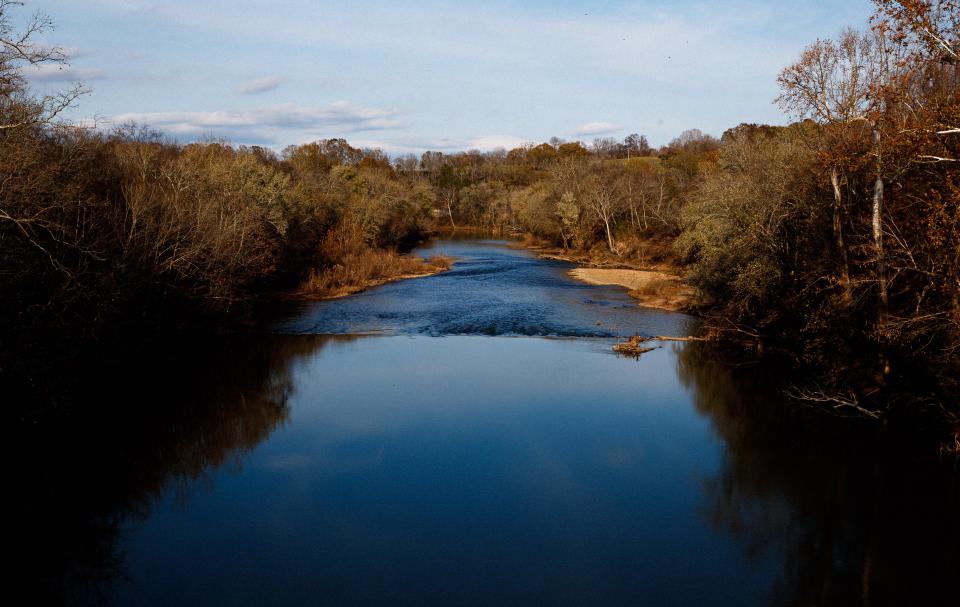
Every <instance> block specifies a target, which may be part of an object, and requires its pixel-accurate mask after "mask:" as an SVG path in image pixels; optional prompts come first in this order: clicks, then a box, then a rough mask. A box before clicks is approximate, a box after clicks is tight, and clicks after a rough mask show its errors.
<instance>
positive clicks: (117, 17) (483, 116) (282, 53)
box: [13, 0, 872, 155]
mask: <svg viewBox="0 0 960 607" xmlns="http://www.w3.org/2000/svg"><path fill="white" fill-rule="evenodd" d="M34 10H40V11H42V12H44V13H46V14H47V15H49V16H50V17H52V18H53V20H54V21H55V23H56V25H57V28H56V31H54V32H50V33H48V34H45V36H44V42H46V43H48V44H52V45H56V46H60V47H63V48H64V49H66V50H67V52H68V54H69V56H70V66H69V68H65V69H56V68H53V67H51V66H47V67H46V68H43V69H41V70H38V71H35V72H34V73H32V74H31V75H30V78H31V81H32V82H33V84H34V86H35V87H36V88H37V89H38V90H39V91H46V90H50V89H56V88H58V87H59V88H63V87H65V86H67V85H69V83H70V81H72V80H81V81H83V82H84V83H85V84H87V85H88V86H89V87H90V88H91V89H92V92H91V93H90V94H89V95H88V96H86V97H84V98H82V99H81V100H80V101H79V103H78V105H77V107H75V108H73V109H72V110H71V111H70V114H69V117H70V118H71V119H72V120H75V121H77V122H80V121H88V122H94V121H95V122H96V124H98V125H99V126H100V127H101V128H109V127H110V125H114V124H122V123H126V122H131V121H133V122H137V123H141V124H146V125H149V126H151V127H154V128H156V129H159V130H161V131H163V132H165V133H166V134H168V135H170V136H172V137H175V138H176V139H178V140H180V141H184V142H187V141H193V140H204V139H211V138H225V139H227V140H229V141H231V142H233V143H236V144H246V145H262V146H267V147H271V148H273V149H276V150H280V149H282V148H283V147H285V146H286V145H290V144H301V143H306V142H309V141H314V140H317V139H326V138H334V137H343V138H345V139H347V140H348V141H349V142H350V143H351V144H353V145H355V146H358V147H379V148H382V149H383V150H385V151H386V152H388V153H390V154H392V155H399V154H405V153H417V154H419V153H421V152H423V151H425V150H428V149H429V150H436V151H444V152H453V151H460V150H466V149H480V150H491V149H495V148H497V147H504V148H508V149H509V148H512V147H516V146H518V145H521V144H523V143H526V142H542V141H546V140H548V139H549V138H550V137H553V136H557V137H560V138H562V139H567V140H575V139H579V140H583V141H586V142H589V141H592V140H593V139H594V138H595V137H614V138H617V139H622V138H623V137H624V136H626V135H627V134H630V133H640V134H644V135H646V136H647V138H648V139H649V141H650V143H651V144H654V145H660V144H665V143H667V142H669V141H670V140H671V139H673V138H674V137H676V136H677V135H678V134H680V133H681V132H682V131H684V130H686V129H691V128H699V129H701V130H703V131H704V132H707V133H711V134H713V135H718V136H719V135H720V134H722V132H723V131H724V130H725V129H727V128H730V127H732V126H736V125H737V124H740V123H742V122H763V123H769V124H783V123H786V122H787V121H788V117H787V116H785V115H783V114H782V113H781V112H780V110H779V109H778V108H777V107H776V105H775V103H774V99H775V98H776V96H777V92H778V91H777V84H776V78H777V74H778V73H779V72H780V70H781V69H783V68H784V67H785V66H787V65H789V64H790V63H792V62H793V61H794V60H796V58H797V57H798V56H799V54H800V51H801V50H802V49H803V47H804V46H805V45H807V44H809V43H811V42H813V41H815V40H816V39H817V38H818V37H819V38H828V37H835V36H836V35H837V34H838V33H839V32H840V31H841V29H842V28H844V27H846V26H858V27H859V26H864V25H865V24H866V23H867V20H868V18H869V16H870V14H871V12H872V3H871V2H869V0H807V1H805V2H784V1H776V2H758V1H746V0H702V1H688V0H679V1H674V2H663V1H660V2H653V1H647V0H634V1H626V0H610V1H570V0H552V1H544V0H533V1H527V2H517V1H510V0H489V1H485V2H470V3H468V2H463V1H461V2H430V1H422V2H405V1H401V0H392V1H391V0H374V1H364V0H355V1H350V0H342V1H331V0H272V1H269V2H268V1H254V0H163V1H150V0H27V6H26V7H25V8H24V9H21V10H19V11H17V13H16V14H14V15H13V16H14V19H15V20H17V19H19V18H23V17H25V16H26V15H27V13H28V12H31V11H34Z"/></svg>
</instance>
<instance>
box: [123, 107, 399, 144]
mask: <svg viewBox="0 0 960 607" xmlns="http://www.w3.org/2000/svg"><path fill="white" fill-rule="evenodd" d="M398 114H399V112H397V111H396V110H391V109H382V108H368V107H358V106H355V105H353V104H352V103H350V102H348V101H338V102H336V103H331V104H329V105H326V106H322V107H315V106H301V105H297V104H294V103H285V104H280V105H271V106H265V107H259V108H252V109H245V110H224V111H200V112H141V113H136V112H131V113H125V114H118V115H116V116H113V117H112V119H111V122H112V123H114V124H123V123H128V122H135V123H139V124H145V125H149V126H151V127H154V128H157V129H160V130H162V131H164V132H166V133H169V134H171V135H173V136H176V137H186V138H190V137H199V136H206V135H213V136H216V137H225V138H227V139H230V140H232V141H236V142H238V143H282V142H283V139H284V138H287V139H286V141H290V140H291V139H303V138H308V139H309V138H316V137H323V136H331V137H333V136H340V135H345V134H348V133H357V132H362V131H377V130H384V129H394V128H398V127H400V126H401V123H400V122H399V121H398V120H397V116H398Z"/></svg>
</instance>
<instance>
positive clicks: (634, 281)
mask: <svg viewBox="0 0 960 607" xmlns="http://www.w3.org/2000/svg"><path fill="white" fill-rule="evenodd" d="M634 245H635V246H634V247H632V248H634V249H636V252H635V254H634V256H625V257H614V256H613V255H611V254H606V253H601V252H597V251H589V252H575V251H570V250H563V249H560V248H556V247H550V246H544V245H543V243H541V242H538V241H536V240H530V239H526V240H524V241H521V242H519V243H518V246H522V247H523V248H526V249H529V250H531V251H534V252H535V253H536V254H537V255H538V256H539V257H540V258H541V259H552V260H556V261H565V262H567V263H573V264H577V266H579V267H577V268H575V269H573V270H570V271H569V272H568V273H567V274H568V275H569V276H570V277H571V278H573V279H575V280H579V281H581V282H585V283H588V284H592V285H614V286H619V287H624V288H626V289H627V291H628V294H629V295H630V297H632V298H634V299H636V300H637V303H638V305H640V306H643V307H645V308H655V309H658V310H666V311H668V312H689V311H691V310H692V309H693V308H694V307H695V306H696V303H697V297H696V291H695V290H694V289H693V288H692V287H690V286H689V285H687V284H686V283H684V281H683V279H682V278H681V277H680V274H681V268H680V266H679V265H677V263H676V260H675V258H674V255H673V251H672V242H665V241H663V240H662V239H659V240H649V241H643V242H637V243H634Z"/></svg>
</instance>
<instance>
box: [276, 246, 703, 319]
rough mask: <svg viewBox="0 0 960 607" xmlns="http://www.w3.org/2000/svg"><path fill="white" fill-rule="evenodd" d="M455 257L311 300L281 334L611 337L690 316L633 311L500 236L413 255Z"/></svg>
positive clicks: (613, 290)
mask: <svg viewBox="0 0 960 607" xmlns="http://www.w3.org/2000/svg"><path fill="white" fill-rule="evenodd" d="M416 253H417V254H421V255H432V254H438V253H441V254H445V255H449V256H451V257H454V258H456V259H457V263H456V264H455V265H454V266H453V268H452V269H451V270H450V271H448V272H444V273H443V274H439V275H436V276H430V277H427V278H422V279H417V280H404V281H399V282H395V283H391V284H388V285H385V286H383V287H381V288H379V289H375V290H371V291H367V292H365V293H361V294H359V295H357V296H355V297H351V298H348V299H338V300H332V301H325V302H320V303H317V304H312V305H310V306H308V307H306V308H305V309H304V310H302V311H301V314H300V315H299V316H298V317H296V318H295V319H293V320H291V321H289V322H287V323H284V324H283V325H282V326H281V331H285V332H293V333H322V334H337V333H352V334H356V333H368V334H422V335H432V336H441V335H500V336H551V337H613V336H618V335H635V334H641V335H664V334H672V333H673V332H676V331H684V330H686V328H687V327H686V325H688V324H689V321H690V319H689V318H687V317H685V316H683V315H680V314H672V313H669V312H662V311H659V310H653V309H647V308H639V307H638V306H637V304H636V302H635V301H634V300H633V299H631V298H630V297H629V296H628V295H627V294H626V293H625V292H624V291H623V289H620V288H617V287H598V286H592V285H587V284H584V283H581V282H577V281H573V280H571V279H570V278H569V277H568V276H567V275H566V272H567V270H569V269H570V268H572V267H573V266H572V265H570V264H568V263H563V262H558V261H545V260H542V259H537V258H536V256H535V255H534V254H532V253H530V252H529V251H525V250H523V249H520V248H512V247H508V246H506V243H505V242H502V241H484V240H475V239H464V240H445V241H439V242H434V243H433V244H432V245H431V246H428V247H426V248H424V249H421V250H419V251H417V252H416Z"/></svg>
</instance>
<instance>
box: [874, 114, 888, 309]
mask: <svg viewBox="0 0 960 607" xmlns="http://www.w3.org/2000/svg"><path fill="white" fill-rule="evenodd" d="M873 143H874V146H875V148H876V153H877V179H876V181H875V182H874V184H873V245H874V247H875V248H876V254H877V281H878V283H879V285H880V314H881V319H880V320H881V322H882V321H883V320H884V317H885V316H886V312H887V305H888V304H889V298H888V295H887V276H886V264H885V261H884V252H883V174H882V173H881V167H880V160H881V159H880V131H879V130H878V129H877V128H876V127H874V129H873Z"/></svg>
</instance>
